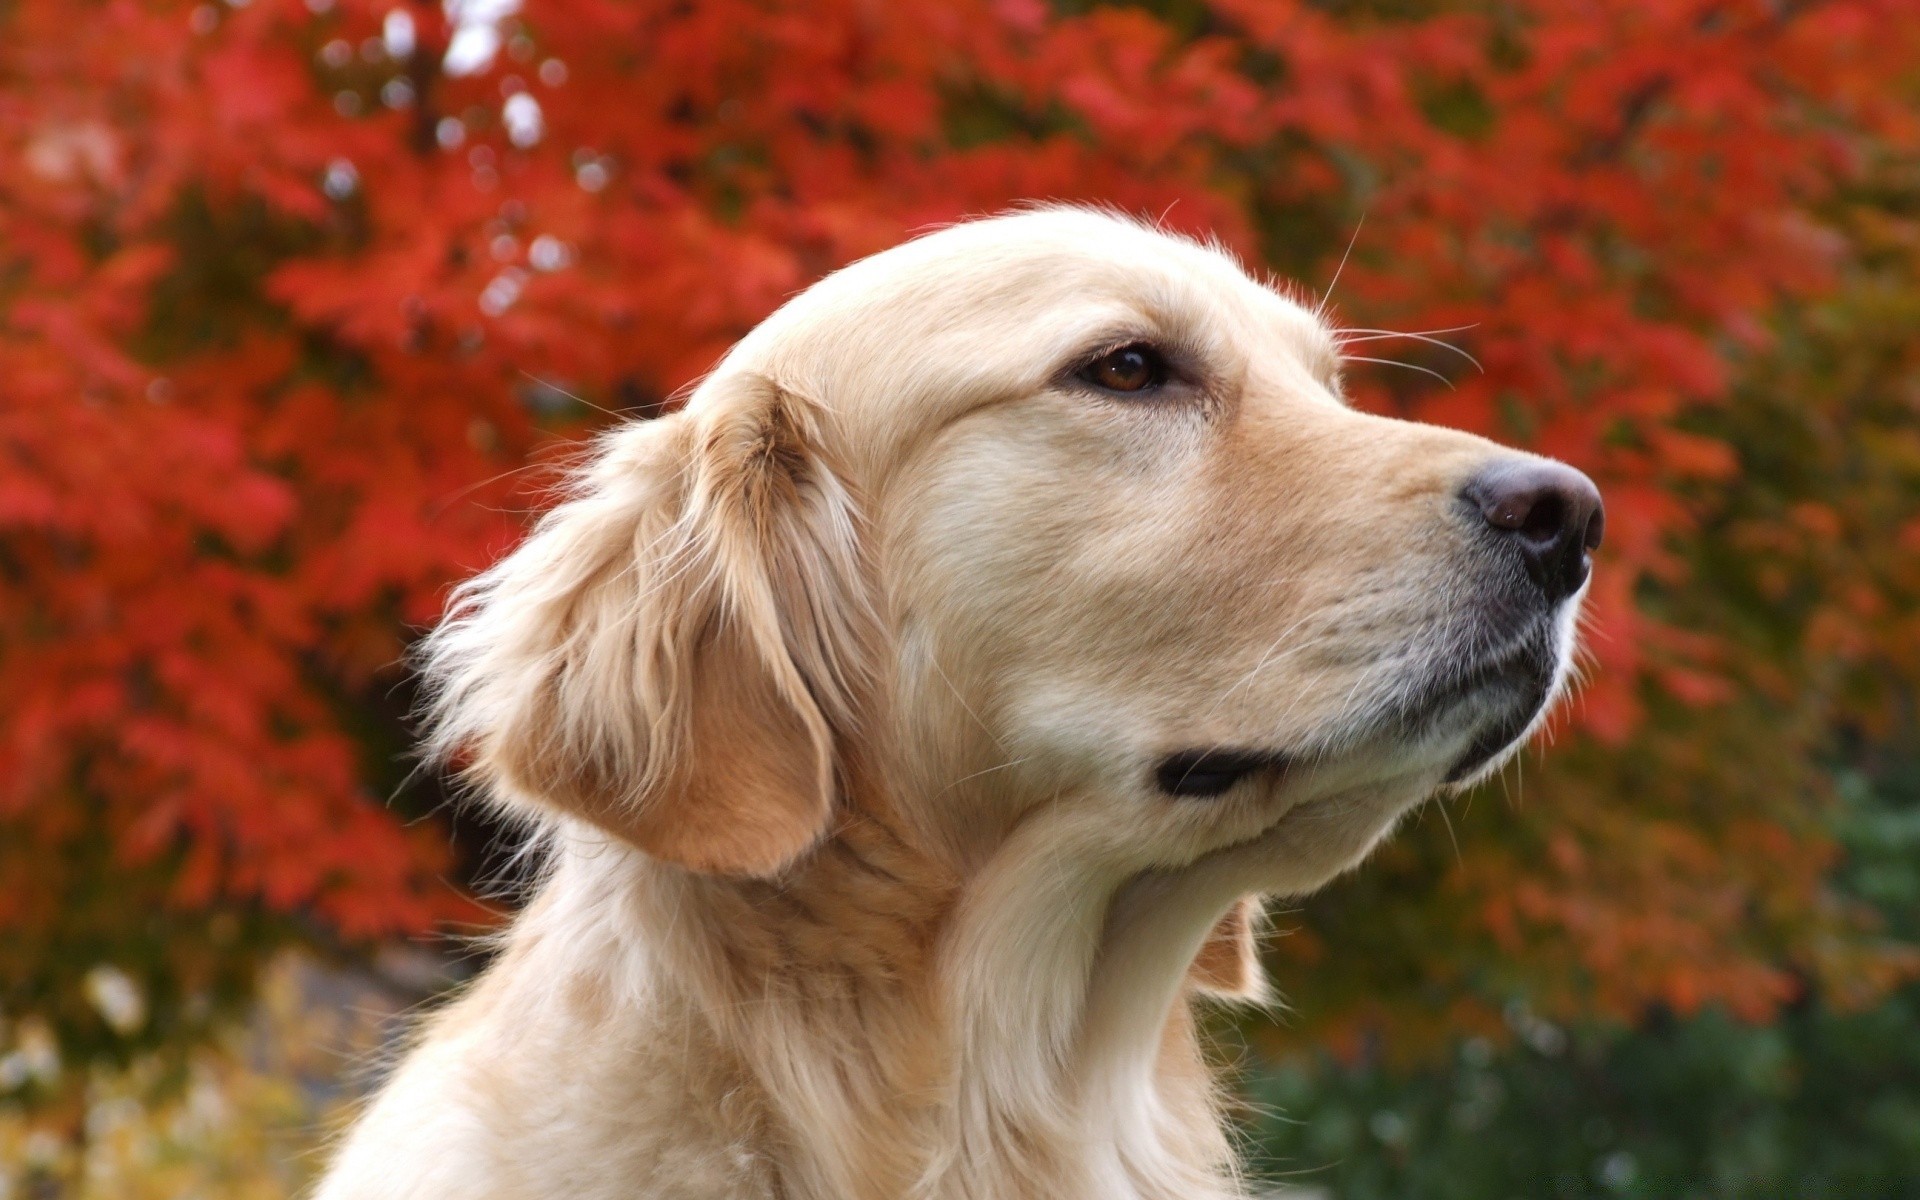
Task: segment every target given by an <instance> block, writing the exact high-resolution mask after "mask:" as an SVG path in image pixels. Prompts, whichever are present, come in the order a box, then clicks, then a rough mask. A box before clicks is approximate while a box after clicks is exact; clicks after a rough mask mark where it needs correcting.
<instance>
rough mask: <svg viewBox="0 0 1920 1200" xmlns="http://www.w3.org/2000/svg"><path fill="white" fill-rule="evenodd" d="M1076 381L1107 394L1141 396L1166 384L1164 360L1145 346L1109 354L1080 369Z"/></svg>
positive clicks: (1127, 348) (1123, 348)
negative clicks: (1078, 378)
mask: <svg viewBox="0 0 1920 1200" xmlns="http://www.w3.org/2000/svg"><path fill="white" fill-rule="evenodd" d="M1079 374H1080V378H1082V379H1084V380H1086V381H1087V382H1088V383H1090V384H1092V385H1093V386H1095V387H1097V388H1100V389H1102V390H1104V391H1109V392H1144V391H1147V390H1148V389H1150V388H1157V387H1159V386H1160V385H1161V384H1163V383H1165V382H1166V381H1167V360H1166V359H1164V358H1161V357H1160V352H1159V351H1158V350H1155V349H1154V348H1153V347H1152V346H1149V345H1147V344H1146V343H1145V342H1135V343H1133V344H1132V345H1128V346H1122V347H1120V348H1119V349H1118V350H1109V351H1107V352H1106V353H1105V354H1102V355H1101V356H1100V357H1099V358H1096V359H1094V360H1093V361H1092V362H1090V363H1088V364H1087V365H1086V366H1084V367H1082V368H1080V372H1079Z"/></svg>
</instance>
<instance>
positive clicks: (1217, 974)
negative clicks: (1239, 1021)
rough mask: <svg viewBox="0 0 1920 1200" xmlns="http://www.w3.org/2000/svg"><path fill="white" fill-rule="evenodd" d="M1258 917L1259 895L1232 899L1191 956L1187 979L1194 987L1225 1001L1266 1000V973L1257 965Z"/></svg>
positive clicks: (1258, 952) (1258, 958)
mask: <svg viewBox="0 0 1920 1200" xmlns="http://www.w3.org/2000/svg"><path fill="white" fill-rule="evenodd" d="M1260 918H1261V912H1260V900H1259V897H1257V896H1242V897H1241V898H1240V899H1239V900H1237V901H1235V902H1234V905H1233V907H1232V908H1230V909H1228V910H1227V915H1226V916H1224V917H1221V918H1220V920H1219V921H1218V922H1217V923H1215V925H1214V927H1213V929H1212V930H1211V931H1210V932H1209V933H1208V934H1207V940H1206V941H1205V942H1202V943H1201V945H1200V953H1199V954H1198V955H1196V956H1194V960H1193V968H1192V970H1191V971H1189V972H1188V978H1189V979H1191V980H1192V981H1193V984H1194V986H1195V987H1197V988H1199V989H1200V990H1201V991H1203V992H1205V993H1207V994H1208V995H1210V996H1218V997H1220V998H1222V999H1225V1000H1251V1001H1256V1002H1258V1001H1264V1000H1266V999H1267V973H1266V971H1265V970H1264V969H1262V968H1261V966H1260V945H1259V939H1258V938H1257V937H1256V932H1257V930H1258V927H1259V924H1260Z"/></svg>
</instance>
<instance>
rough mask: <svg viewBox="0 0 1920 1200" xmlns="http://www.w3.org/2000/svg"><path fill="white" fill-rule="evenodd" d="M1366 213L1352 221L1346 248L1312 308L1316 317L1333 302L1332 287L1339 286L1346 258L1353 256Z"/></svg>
mask: <svg viewBox="0 0 1920 1200" xmlns="http://www.w3.org/2000/svg"><path fill="white" fill-rule="evenodd" d="M1366 223H1367V214H1366V213H1365V212H1362V213H1361V214H1360V219H1359V220H1357V221H1355V222H1354V223H1353V236H1352V237H1350V238H1348V239H1347V248H1346V250H1345V251H1343V252H1342V253H1341V255H1340V265H1339V266H1337V267H1335V268H1334V269H1333V278H1332V279H1329V280H1328V281H1327V290H1326V291H1324V292H1322V293H1320V306H1319V307H1318V308H1316V309H1314V310H1313V315H1314V316H1316V317H1324V316H1326V315H1327V305H1329V304H1331V303H1333V289H1334V288H1337V287H1339V286H1340V273H1341V272H1343V271H1345V270H1346V269H1347V259H1349V258H1351V257H1352V256H1353V247H1354V245H1355V244H1356V243H1357V242H1359V240H1360V230H1361V229H1362V228H1364V227H1365V226H1366Z"/></svg>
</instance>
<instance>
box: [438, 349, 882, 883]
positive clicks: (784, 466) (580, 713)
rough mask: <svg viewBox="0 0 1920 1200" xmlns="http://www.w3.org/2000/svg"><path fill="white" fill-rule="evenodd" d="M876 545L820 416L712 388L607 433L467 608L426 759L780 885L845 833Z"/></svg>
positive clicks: (451, 628)
mask: <svg viewBox="0 0 1920 1200" xmlns="http://www.w3.org/2000/svg"><path fill="white" fill-rule="evenodd" d="M860 542H861V537H860V520H859V515H858V512H857V507H856V505H855V503H854V500H853V498H852V496H851V495H850V494H849V493H848V491H847V489H846V487H845V486H844V485H843V483H842V482H841V479H840V477H839V476H838V475H837V474H836V473H835V472H834V471H833V469H832V467H831V465H830V464H829V463H828V462H827V460H826V458H825V457H824V455H823V454H822V452H821V449H820V447H819V439H818V434H817V428H816V425H815V422H814V419H813V409H812V408H811V407H810V406H809V405H808V404H806V403H805V402H803V401H801V400H799V399H798V398H796V397H794V396H792V395H791V394H789V393H787V392H785V391H783V390H782V389H780V388H779V387H777V386H775V385H774V384H773V383H772V382H771V381H769V380H767V379H765V378H763V377H761V376H758V375H752V374H744V373H735V374H732V375H728V376H723V377H716V378H714V379H710V380H709V381H708V382H707V383H706V384H704V385H703V386H702V387H701V388H700V390H699V391H698V392H696V393H695V395H694V397H693V399H692V400H691V401H690V402H689V404H688V407H687V409H685V410H683V411H682V412H680V413H677V414H675V415H673V416H670V417H664V418H661V419H659V420H656V421H652V422H644V423H635V424H631V425H627V426H625V427H623V428H621V429H618V430H616V431H614V432H613V433H612V434H610V435H608V436H607V437H606V438H605V439H604V441H603V442H602V444H601V446H600V448H599V452H598V455H597V458H596V459H595V461H594V462H593V463H592V464H591V465H590V466H589V467H588V468H587V469H586V470H584V471H583V472H581V474H580V475H579V476H578V477H577V478H576V479H575V481H574V483H573V486H572V489H571V493H570V497H569V498H568V499H567V500H566V501H565V502H564V503H562V504H561V505H559V506H558V507H557V508H555V509H554V510H553V511H552V512H550V513H548V514H547V516H546V517H545V519H543V520H542V521H541V522H540V524H539V525H538V526H537V527H536V528H535V530H534V532H533V533H532V535H531V536H530V537H529V538H528V539H527V540H526V541H525V542H524V543H523V544H522V545H521V546H520V548H519V549H518V550H516V551H514V553H512V554H511V555H509V556H508V557H507V558H505V559H504V560H502V561H501V562H500V563H499V564H497V565H496V566H494V567H493V568H492V569H491V570H489V571H487V572H486V573H485V574H483V575H481V576H480V577H478V578H477V579H475V580H473V581H472V582H471V583H469V584H467V585H466V586H465V587H463V588H461V589H460V590H459V591H458V592H456V593H455V595H454V598H453V602H452V605H451V607H450V609H449V615H448V616H447V618H446V619H445V620H444V621H443V622H442V624H441V626H440V627H439V628H438V629H437V630H435V631H434V633H433V634H432V635H431V636H430V637H429V638H428V639H427V641H426V643H425V646H424V653H423V656H422V660H423V668H424V671H425V674H426V676H427V680H428V684H429V687H430V695H431V701H430V703H431V708H430V715H431V720H432V723H431V734H430V740H429V750H430V751H431V752H433V753H436V754H438V755H440V756H443V757H445V756H451V755H456V754H457V755H459V756H461V757H462V758H463V759H464V761H465V764H466V771H467V772H468V774H469V775H470V776H472V777H474V778H475V779H477V780H478V781H479V782H481V783H483V784H485V785H487V786H489V787H490V788H491V790H492V791H493V793H494V795H495V796H496V797H497V798H498V799H500V800H502V801H503V802H505V803H507V804H509V805H513V806H519V807H531V808H533V809H535V810H547V811H558V812H563V813H568V814H572V815H574V816H577V817H581V818H584V819H585V820H587V821H590V822H592V823H593V824H595V825H597V826H599V827H600V828H602V829H604V830H606V831H607V832H609V833H612V834H615V835H617V836H619V837H622V838H624V839H626V840H627V841H629V842H631V843H632V844H634V845H635V846H638V847H639V848H640V849H641V850H643V851H645V852H646V853H648V854H649V855H652V856H653V857H655V858H658V859H661V860H664V861H666V862H672V863H677V864H679V865H681V866H683V867H686V868H688V869H690V870H695V871H704V872H713V873H721V874H733V875H762V876H764V875H769V874H773V873H776V872H778V871H779V870H781V869H782V868H783V867H785V866H786V865H787V864H788V863H790V862H791V861H792V860H793V859H794V858H795V857H796V856H798V855H799V854H801V853H802V852H803V851H805V850H806V849H808V848H809V847H810V846H811V845H812V844H813V843H814V842H815V841H816V840H817V839H818V838H819V837H820V836H821V834H822V832H823V831H824V830H825V829H826V827H827V823H828V820H829V817H830V814H831V811H832V807H833V799H834V795H835V793H836V791H837V779H836V773H837V772H836V756H835V743H836V740H837V738H838V737H840V736H843V735H844V734H845V733H846V731H847V730H848V728H849V727H850V725H851V723H852V721H853V719H854V712H855V708H856V698H857V696H858V694H859V692H860V691H861V688H862V686H863V681H864V668H865V664H867V663H869V662H870V657H869V651H868V642H869V639H870V637H871V631H872V628H873V626H872V620H871V616H870V612H869V609H868V607H867V601H866V595H867V593H866V589H865V584H864V579H865V575H866V572H865V571H864V570H863V567H862V563H861V554H860Z"/></svg>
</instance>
